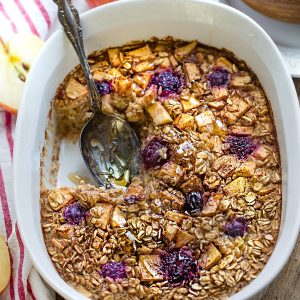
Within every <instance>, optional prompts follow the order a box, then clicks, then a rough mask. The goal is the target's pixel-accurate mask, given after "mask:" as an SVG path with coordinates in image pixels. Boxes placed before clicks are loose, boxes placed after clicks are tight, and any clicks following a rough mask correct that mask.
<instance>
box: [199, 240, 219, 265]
mask: <svg viewBox="0 0 300 300" xmlns="http://www.w3.org/2000/svg"><path fill="white" fill-rule="evenodd" d="M221 258H222V254H221V253H220V251H219V250H218V249H217V248H216V246H215V245H214V244H213V243H210V244H209V245H208V248H207V249H206V252H205V253H203V254H202V255H201V257H200V266H201V267H202V268H203V269H205V270H208V269H210V268H211V267H212V266H213V265H215V264H216V263H217V262H218V261H219V260H220V259H221Z"/></svg>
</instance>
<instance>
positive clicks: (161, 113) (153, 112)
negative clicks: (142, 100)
mask: <svg viewBox="0 0 300 300" xmlns="http://www.w3.org/2000/svg"><path fill="white" fill-rule="evenodd" d="M147 111H148V113H149V114H150V116H151V117H152V119H153V122H154V123H155V125H162V124H167V123H172V122H173V119H172V118H171V116H170V115H169V113H168V112H167V110H166V109H165V108H164V107H163V105H162V104H161V103H160V102H155V103H153V104H152V105H150V106H149V107H148V108H147Z"/></svg>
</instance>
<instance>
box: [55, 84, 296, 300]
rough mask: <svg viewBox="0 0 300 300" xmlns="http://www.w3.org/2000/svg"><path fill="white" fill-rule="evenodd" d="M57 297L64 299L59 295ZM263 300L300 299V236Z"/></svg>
mask: <svg viewBox="0 0 300 300" xmlns="http://www.w3.org/2000/svg"><path fill="white" fill-rule="evenodd" d="M294 83H295V86H296V89H297V94H298V97H299V102H300V79H295V80H294ZM299 155H300V153H299ZM299 201H300V198H299ZM56 299H57V300H63V298H62V297H60V296H59V295H57V297H56ZM241 300H242V299H241ZM262 300H300V236H299V237H298V242H297V245H296V247H295V249H294V251H293V255H292V256H291V258H290V260H289V262H288V264H287V265H286V266H285V268H284V269H283V270H282V272H281V273H280V275H279V276H278V277H277V278H276V279H275V281H274V282H273V283H272V284H271V285H270V287H269V288H268V290H267V292H266V294H265V296H264V297H263V299H262Z"/></svg>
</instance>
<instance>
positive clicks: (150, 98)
mask: <svg viewBox="0 0 300 300" xmlns="http://www.w3.org/2000/svg"><path fill="white" fill-rule="evenodd" d="M156 99H157V89H156V87H155V86H154V85H152V86H151V87H150V88H149V89H147V90H146V92H145V95H144V96H143V97H142V98H141V104H142V105H143V106H144V107H145V108H147V107H149V106H150V105H151V104H154V103H155V102H156Z"/></svg>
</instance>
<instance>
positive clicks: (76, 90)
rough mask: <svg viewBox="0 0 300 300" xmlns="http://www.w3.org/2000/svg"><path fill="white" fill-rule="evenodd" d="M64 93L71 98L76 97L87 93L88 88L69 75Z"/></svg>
mask: <svg viewBox="0 0 300 300" xmlns="http://www.w3.org/2000/svg"><path fill="white" fill-rule="evenodd" d="M66 94H67V96H68V97H69V98H71V99H77V98H79V97H82V96H85V95H87V94H88V90H87V88H86V87H85V86H84V85H83V84H81V83H80V82H78V81H77V80H76V79H74V78H72V77H71V78H70V80H69V81H68V83H67V87H66Z"/></svg>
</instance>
